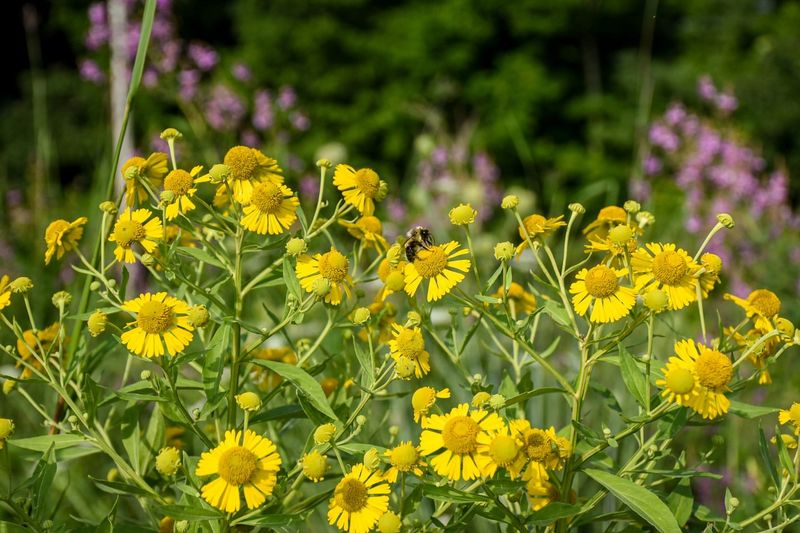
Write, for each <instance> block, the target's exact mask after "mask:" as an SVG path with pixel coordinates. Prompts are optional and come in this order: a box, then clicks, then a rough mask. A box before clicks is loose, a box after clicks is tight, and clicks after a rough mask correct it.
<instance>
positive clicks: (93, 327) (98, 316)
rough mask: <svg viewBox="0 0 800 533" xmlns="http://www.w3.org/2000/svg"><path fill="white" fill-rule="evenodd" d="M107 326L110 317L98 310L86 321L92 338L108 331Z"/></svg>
mask: <svg viewBox="0 0 800 533" xmlns="http://www.w3.org/2000/svg"><path fill="white" fill-rule="evenodd" d="M107 324H108V315H106V314H105V313H104V312H102V311H99V310H98V311H95V312H94V313H92V314H91V315H89V320H87V321H86V328H87V329H88V330H89V334H90V335H91V336H92V337H97V336H98V335H100V334H101V333H103V332H104V331H105V330H106V325H107Z"/></svg>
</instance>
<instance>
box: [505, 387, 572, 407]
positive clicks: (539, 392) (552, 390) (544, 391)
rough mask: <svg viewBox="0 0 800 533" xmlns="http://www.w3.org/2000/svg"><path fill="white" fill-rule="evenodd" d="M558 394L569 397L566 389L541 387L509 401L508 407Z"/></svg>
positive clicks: (507, 402) (507, 401)
mask: <svg viewBox="0 0 800 533" xmlns="http://www.w3.org/2000/svg"><path fill="white" fill-rule="evenodd" d="M557 393H561V394H564V395H566V396H569V394H568V393H567V391H565V390H564V389H559V388H558V387H540V388H538V389H533V390H529V391H527V392H523V393H522V394H518V395H517V396H514V397H513V398H509V399H507V400H506V407H508V406H510V405H514V404H515V403H520V402H524V401H525V400H529V399H531V398H535V397H536V396H541V395H543V394H557Z"/></svg>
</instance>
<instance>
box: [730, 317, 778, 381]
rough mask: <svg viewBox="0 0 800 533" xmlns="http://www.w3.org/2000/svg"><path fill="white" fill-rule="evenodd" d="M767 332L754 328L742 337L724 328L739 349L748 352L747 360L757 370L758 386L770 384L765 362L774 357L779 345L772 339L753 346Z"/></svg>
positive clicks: (732, 330) (775, 338)
mask: <svg viewBox="0 0 800 533" xmlns="http://www.w3.org/2000/svg"><path fill="white" fill-rule="evenodd" d="M759 324H761V325H765V324H764V323H762V322H759ZM769 331H770V330H769V329H766V330H765V329H761V328H759V327H754V328H752V329H750V330H749V331H747V332H746V333H745V334H744V335H742V334H741V333H739V332H738V331H737V330H735V329H734V328H725V334H726V335H729V336H731V337H732V338H733V340H735V341H736V344H737V345H738V346H739V348H741V349H746V350H747V351H749V352H750V355H748V357H747V358H748V359H749V360H750V362H751V363H752V364H753V366H755V367H756V369H757V370H758V383H759V385H767V384H769V383H772V377H771V376H770V374H769V371H768V370H767V360H768V359H769V358H770V357H772V356H773V355H775V353H776V352H777V351H778V347H779V346H780V343H781V341H780V340H779V339H778V338H777V337H772V338H770V339H767V340H766V341H761V344H759V345H757V346H755V344H756V343H757V342H759V341H760V340H761V337H763V336H764V335H765V334H766V333H768V332H769ZM753 347H754V349H752V350H751V348H753Z"/></svg>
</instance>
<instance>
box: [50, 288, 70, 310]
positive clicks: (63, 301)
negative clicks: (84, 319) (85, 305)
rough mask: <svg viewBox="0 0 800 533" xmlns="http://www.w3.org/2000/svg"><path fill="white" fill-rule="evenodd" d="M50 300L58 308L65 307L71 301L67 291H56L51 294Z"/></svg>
mask: <svg viewBox="0 0 800 533" xmlns="http://www.w3.org/2000/svg"><path fill="white" fill-rule="evenodd" d="M52 301H53V305H54V306H56V307H58V308H59V309H60V308H62V307H67V306H68V305H69V304H70V302H72V295H71V294H70V293H68V292H67V291H58V292H57V293H55V294H54V295H53V299H52Z"/></svg>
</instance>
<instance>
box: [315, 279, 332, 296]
mask: <svg viewBox="0 0 800 533" xmlns="http://www.w3.org/2000/svg"><path fill="white" fill-rule="evenodd" d="M313 289H314V294H316V295H317V296H318V297H320V298H324V297H325V296H327V294H328V293H329V292H331V282H330V281H328V280H327V279H325V278H318V279H317V280H316V281H314V286H313Z"/></svg>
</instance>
